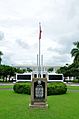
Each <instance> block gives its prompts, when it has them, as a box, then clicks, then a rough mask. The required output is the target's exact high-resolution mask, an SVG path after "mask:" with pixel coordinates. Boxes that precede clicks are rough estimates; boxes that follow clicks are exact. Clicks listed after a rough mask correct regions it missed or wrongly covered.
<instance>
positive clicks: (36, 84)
mask: <svg viewBox="0 0 79 119" xmlns="http://www.w3.org/2000/svg"><path fill="white" fill-rule="evenodd" d="M41 33H42V30H41V24H40V23H39V55H37V77H33V78H32V86H31V103H30V104H29V106H30V107H47V106H48V104H47V78H43V73H42V71H43V55H42V56H41V66H40V39H41Z"/></svg>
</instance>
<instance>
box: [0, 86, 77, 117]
mask: <svg viewBox="0 0 79 119" xmlns="http://www.w3.org/2000/svg"><path fill="white" fill-rule="evenodd" d="M68 88H69V89H70V88H72V87H68ZM76 89H77V90H78V89H79V87H76V88H74V87H73V90H76ZM29 102H30V96H28V95H25V94H24V95H23V94H16V93H14V91H12V90H0V119H78V118H79V92H67V94H64V95H56V96H48V105H49V106H48V108H47V109H32V108H29Z"/></svg>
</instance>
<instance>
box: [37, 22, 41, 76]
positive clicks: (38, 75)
mask: <svg viewBox="0 0 79 119" xmlns="http://www.w3.org/2000/svg"><path fill="white" fill-rule="evenodd" d="M41 32H42V31H41V23H39V74H38V77H39V78H40V75H41V72H40V69H41V68H40V39H41Z"/></svg>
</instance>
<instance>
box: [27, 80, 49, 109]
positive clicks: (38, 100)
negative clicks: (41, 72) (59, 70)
mask: <svg viewBox="0 0 79 119" xmlns="http://www.w3.org/2000/svg"><path fill="white" fill-rule="evenodd" d="M29 106H30V107H39V108H41V107H42V108H45V107H48V104H47V79H46V78H33V79H32V86H31V104H29Z"/></svg>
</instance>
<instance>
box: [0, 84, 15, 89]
mask: <svg viewBox="0 0 79 119" xmlns="http://www.w3.org/2000/svg"><path fill="white" fill-rule="evenodd" d="M2 88H4V89H5V88H13V85H0V89H2Z"/></svg>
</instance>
